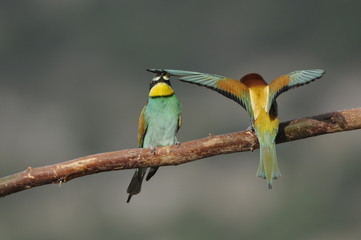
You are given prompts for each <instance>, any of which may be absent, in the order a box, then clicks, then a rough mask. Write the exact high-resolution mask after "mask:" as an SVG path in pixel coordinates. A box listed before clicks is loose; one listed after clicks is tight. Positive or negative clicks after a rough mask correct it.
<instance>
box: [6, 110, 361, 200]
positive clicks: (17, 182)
mask: <svg viewBox="0 0 361 240" xmlns="http://www.w3.org/2000/svg"><path fill="white" fill-rule="evenodd" d="M355 129H361V108H356V109H350V110H343V111H337V112H331V113H326V114H321V115H318V116H314V117H308V118H301V119H296V120H292V121H288V122H283V123H281V124H280V127H279V134H278V136H277V143H283V142H289V141H294V140H298V139H303V138H308V137H313V136H317V135H322V134H327V133H335V132H342V131H350V130H355ZM255 148H258V141H257V138H256V136H255V135H254V133H253V132H251V131H242V132H235V133H229V134H224V135H218V136H209V137H206V138H203V139H198V140H193V141H189V142H184V143H181V144H180V145H179V146H168V147H160V148H157V149H156V151H155V153H152V152H151V151H150V149H140V148H136V149H126V150H121V151H115V152H107V153H99V154H94V155H89V156H85V157H81V158H77V159H74V160H70V161H67V162H62V163H58V164H55V165H49V166H44V167H37V168H32V167H28V168H27V169H26V170H25V171H22V172H19V173H16V174H13V175H10V176H7V177H3V178H0V196H6V195H9V194H12V193H15V192H19V191H22V190H26V189H29V188H32V187H36V186H41V185H45V184H49V183H64V182H67V181H69V180H71V179H73V178H77V177H82V176H85V175H90V174H94V173H99V172H105V171H114V170H121V169H129V168H137V167H150V166H167V165H178V164H182V163H187V162H190V161H194V160H197V159H202V158H206V157H210V156H215V155H219V154H227V153H233V152H242V151H252V150H254V149H255Z"/></svg>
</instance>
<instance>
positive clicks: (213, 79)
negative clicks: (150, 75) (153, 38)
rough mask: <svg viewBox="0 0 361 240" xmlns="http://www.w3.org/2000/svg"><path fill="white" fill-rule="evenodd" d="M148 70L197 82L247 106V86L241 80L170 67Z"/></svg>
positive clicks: (189, 81)
mask: <svg viewBox="0 0 361 240" xmlns="http://www.w3.org/2000/svg"><path fill="white" fill-rule="evenodd" d="M148 71H150V72H163V73H167V74H169V75H170V76H174V77H177V78H178V79H179V80H181V81H183V82H188V83H193V84H197V85H199V86H204V87H207V88H209V89H212V90H214V91H216V92H218V93H220V94H222V95H223V96H225V97H227V98H230V99H232V100H233V101H236V102H237V103H239V104H240V105H242V106H243V107H244V108H246V109H248V106H249V92H248V88H247V86H246V85H245V84H243V83H242V82H241V81H238V80H236V79H232V78H227V77H223V76H220V75H215V74H208V73H200V72H191V71H182V70H171V69H148Z"/></svg>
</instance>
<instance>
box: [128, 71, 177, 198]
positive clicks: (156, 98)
mask: <svg viewBox="0 0 361 240" xmlns="http://www.w3.org/2000/svg"><path fill="white" fill-rule="evenodd" d="M152 72H154V73H156V76H155V77H154V78H153V79H152V81H151V83H150V90H149V98H148V102H147V104H146V105H145V106H144V108H143V110H142V112H141V113H140V117H139V123H138V147H140V148H152V151H154V150H155V147H160V146H169V145H174V144H176V143H177V138H176V134H177V132H178V129H179V128H180V126H181V104H180V102H179V100H178V98H177V96H176V95H175V93H174V90H173V89H172V87H171V84H170V81H169V78H170V77H169V75H168V74H167V73H165V72H162V71H152ZM146 170H147V168H138V169H137V170H136V171H135V173H134V176H133V178H132V181H131V182H130V184H129V187H128V190H127V192H128V194H129V196H128V199H127V202H129V201H130V199H131V197H132V196H133V195H135V194H138V193H139V192H140V190H141V187H142V182H143V178H144V175H145V172H146ZM157 170H158V167H151V168H150V169H149V172H148V175H147V177H146V180H147V181H148V180H149V179H150V178H151V177H153V175H154V174H155V173H156V172H157Z"/></svg>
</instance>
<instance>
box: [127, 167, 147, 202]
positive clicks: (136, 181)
mask: <svg viewBox="0 0 361 240" xmlns="http://www.w3.org/2000/svg"><path fill="white" fill-rule="evenodd" d="M146 170H147V168H138V169H137V170H135V173H134V175H133V178H132V180H131V181H130V184H129V186H128V189H127V193H128V194H129V196H128V199H127V203H129V201H130V199H131V198H132V196H133V195H136V194H138V193H140V190H141V188H142V182H143V178H144V175H145V172H146Z"/></svg>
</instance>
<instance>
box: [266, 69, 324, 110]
mask: <svg viewBox="0 0 361 240" xmlns="http://www.w3.org/2000/svg"><path fill="white" fill-rule="evenodd" d="M323 74H325V71H324V70H322V69H312V70H299V71H294V72H291V73H288V74H286V75H282V76H280V77H278V78H276V79H275V80H274V81H272V82H271V84H270V85H269V91H270V92H269V100H268V106H267V111H269V110H270V108H271V106H272V103H273V101H274V100H275V99H276V98H277V97H278V96H279V95H280V94H281V93H283V92H286V91H288V90H289V89H292V88H295V87H300V86H302V85H305V84H308V83H310V82H312V81H315V80H316V79H319V78H321V77H322V76H323Z"/></svg>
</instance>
